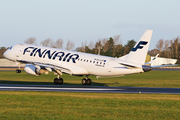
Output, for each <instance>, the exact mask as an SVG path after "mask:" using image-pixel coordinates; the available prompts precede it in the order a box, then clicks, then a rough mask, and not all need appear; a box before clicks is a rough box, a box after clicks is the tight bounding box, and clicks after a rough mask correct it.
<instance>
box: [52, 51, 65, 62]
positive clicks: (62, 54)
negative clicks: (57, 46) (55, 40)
mask: <svg viewBox="0 0 180 120" xmlns="http://www.w3.org/2000/svg"><path fill="white" fill-rule="evenodd" d="M58 54H61V55H58ZM64 55H65V54H64V52H57V53H56V54H55V55H54V57H53V60H54V59H55V58H56V57H59V61H61V59H62V57H63V56H64Z"/></svg>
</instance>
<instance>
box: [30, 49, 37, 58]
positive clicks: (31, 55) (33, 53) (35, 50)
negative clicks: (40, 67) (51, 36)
mask: <svg viewBox="0 0 180 120" xmlns="http://www.w3.org/2000/svg"><path fill="white" fill-rule="evenodd" d="M36 50H37V48H35V49H34V50H33V51H32V52H31V54H30V56H32V55H33V54H34V52H35V51H36Z"/></svg>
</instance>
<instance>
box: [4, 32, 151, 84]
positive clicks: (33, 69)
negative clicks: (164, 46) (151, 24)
mask: <svg viewBox="0 0 180 120" xmlns="http://www.w3.org/2000/svg"><path fill="white" fill-rule="evenodd" d="M152 32H153V31H152V30H146V31H145V33H144V34H143V36H142V37H141V38H140V40H139V41H138V42H137V44H136V45H135V46H134V48H133V49H132V50H131V51H130V53H129V54H127V55H125V56H122V57H120V58H113V57H106V56H101V55H94V54H88V53H81V52H74V51H68V50H62V49H55V48H49V47H42V46H35V45H29V44H17V45H14V46H12V47H11V48H10V49H8V50H7V51H6V52H5V53H4V57H5V58H6V59H9V60H11V61H14V62H18V63H19V69H18V70H17V73H20V72H21V71H20V63H26V64H27V65H26V66H25V68H24V70H25V71H26V72H27V73H28V74H31V75H36V76H38V75H41V74H42V73H44V72H46V71H55V72H56V73H57V74H58V77H57V78H55V79H54V83H55V84H63V79H62V78H60V77H59V76H60V75H62V73H67V74H70V75H76V76H83V75H85V76H86V78H84V79H83V80H82V84H83V85H86V84H87V85H90V84H91V79H89V78H88V76H89V75H94V76H97V77H114V76H123V75H127V74H135V73H142V72H147V71H149V70H151V69H152V68H151V67H149V66H145V65H144V64H145V59H146V55H147V51H148V48H149V44H150V40H151V36H152Z"/></svg>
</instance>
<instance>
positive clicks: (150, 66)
mask: <svg viewBox="0 0 180 120" xmlns="http://www.w3.org/2000/svg"><path fill="white" fill-rule="evenodd" d="M177 65H178V64H170V65H156V66H150V67H152V68H158V67H171V66H177Z"/></svg>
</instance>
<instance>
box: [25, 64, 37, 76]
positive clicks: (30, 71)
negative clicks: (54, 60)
mask: <svg viewBox="0 0 180 120" xmlns="http://www.w3.org/2000/svg"><path fill="white" fill-rule="evenodd" d="M24 71H26V73H28V74H30V75H36V76H39V75H41V72H40V71H41V69H38V68H37V67H35V66H34V65H32V64H27V65H26V66H25V67H24Z"/></svg>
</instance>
